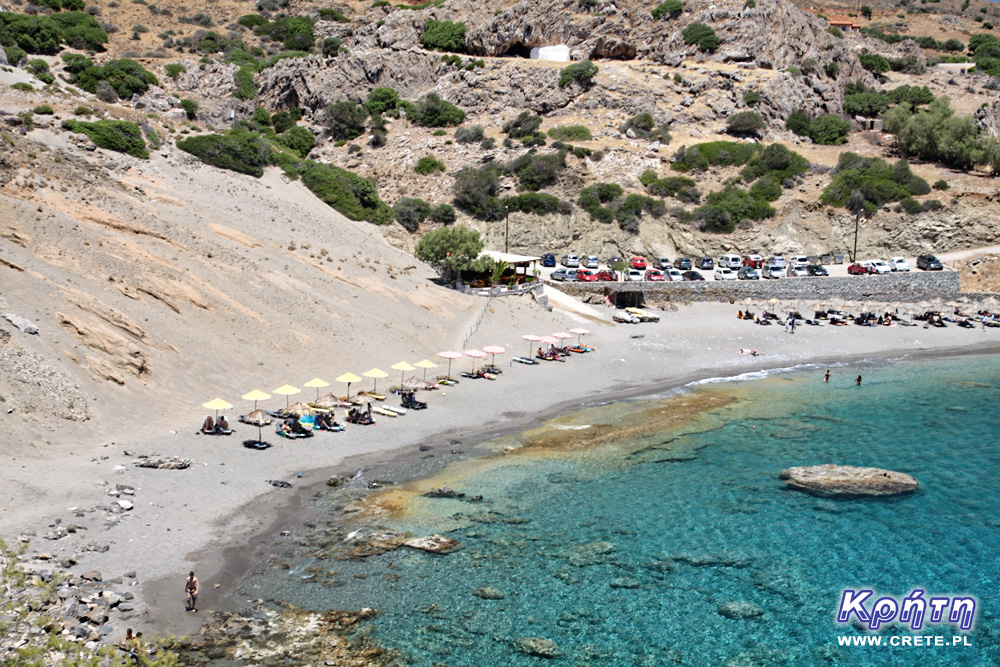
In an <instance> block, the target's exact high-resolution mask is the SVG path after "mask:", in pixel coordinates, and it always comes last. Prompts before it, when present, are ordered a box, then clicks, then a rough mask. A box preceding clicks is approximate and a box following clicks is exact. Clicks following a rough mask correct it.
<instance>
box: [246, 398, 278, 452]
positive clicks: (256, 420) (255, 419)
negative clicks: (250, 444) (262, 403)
mask: <svg viewBox="0 0 1000 667" xmlns="http://www.w3.org/2000/svg"><path fill="white" fill-rule="evenodd" d="M261 393H264V392H261ZM242 419H243V423H244V424H250V425H251V426H256V427H257V440H258V441H259V442H260V441H263V439H264V436H263V434H262V433H261V429H262V428H264V427H265V426H267V425H268V424H270V423H271V418H270V417H268V416H267V415H266V414H265V413H264V411H263V410H254V411H253V412H251V413H250V414H248V415H244V416H243V418H242Z"/></svg>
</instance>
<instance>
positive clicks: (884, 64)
mask: <svg viewBox="0 0 1000 667" xmlns="http://www.w3.org/2000/svg"><path fill="white" fill-rule="evenodd" d="M858 61H859V62H860V63H861V66H862V67H864V68H865V69H866V70H868V71H869V72H873V73H875V74H885V73H886V72H888V71H889V70H890V69H891V66H890V65H889V61H888V60H886V59H885V58H883V57H882V56H880V55H878V54H877V53H860V54H858Z"/></svg>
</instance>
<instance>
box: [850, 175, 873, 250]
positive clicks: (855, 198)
mask: <svg viewBox="0 0 1000 667" xmlns="http://www.w3.org/2000/svg"><path fill="white" fill-rule="evenodd" d="M847 210H848V211H850V212H851V213H853V214H854V254H853V255H851V261H852V262H856V261H858V228H859V227H860V225H861V216H862V215H864V216H867V215H868V209H867V207H866V206H865V197H864V195H862V194H861V193H860V192H859V191H857V190H854V191H853V192H851V197H850V199H848V200H847Z"/></svg>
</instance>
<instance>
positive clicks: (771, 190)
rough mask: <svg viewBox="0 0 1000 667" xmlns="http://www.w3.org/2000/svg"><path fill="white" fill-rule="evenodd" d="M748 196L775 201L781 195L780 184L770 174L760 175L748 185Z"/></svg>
mask: <svg viewBox="0 0 1000 667" xmlns="http://www.w3.org/2000/svg"><path fill="white" fill-rule="evenodd" d="M750 196H752V197H753V198H754V199H763V200H764V201H775V200H776V199H778V198H779V197H780V196H781V184H779V183H778V182H777V181H776V180H774V179H773V178H771V177H770V176H761V177H760V178H758V179H757V180H756V181H754V184H753V185H752V186H750Z"/></svg>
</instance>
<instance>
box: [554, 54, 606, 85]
mask: <svg viewBox="0 0 1000 667" xmlns="http://www.w3.org/2000/svg"><path fill="white" fill-rule="evenodd" d="M598 71H599V68H598V67H597V65H595V64H594V63H592V62H590V61H589V60H581V61H580V62H578V63H573V64H572V65H567V66H566V67H563V68H562V70H561V71H560V72H559V87H560V88H565V87H566V86H568V85H570V84H571V83H577V84H579V85H580V87H581V88H588V87H589V86H590V83H591V81H592V80H593V78H594V77H595V76H597V72H598Z"/></svg>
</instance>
